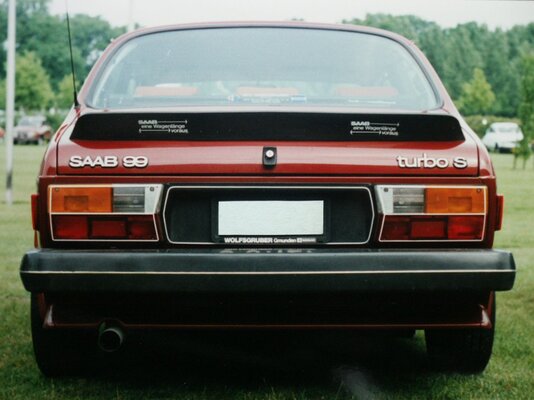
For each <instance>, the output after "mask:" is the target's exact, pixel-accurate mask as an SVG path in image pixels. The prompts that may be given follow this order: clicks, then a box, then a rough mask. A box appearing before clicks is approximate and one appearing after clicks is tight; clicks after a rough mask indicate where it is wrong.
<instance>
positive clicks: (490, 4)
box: [51, 0, 534, 29]
mask: <svg viewBox="0 0 534 400" xmlns="http://www.w3.org/2000/svg"><path fill="white" fill-rule="evenodd" d="M68 1H69V10H70V13H71V14H76V13H85V14H89V15H100V16H102V17H103V18H104V19H106V20H108V21H110V22H111V24H113V25H128V22H129V20H130V15H131V17H132V19H133V21H135V22H136V23H139V24H140V25H142V26H153V25H162V24H174V23H183V22H201V21H228V20H247V21H248V20H268V21H271V20H288V19H291V18H303V19H305V20H306V21H309V22H332V23H335V22H341V20H342V19H350V18H363V17H365V14H367V13H389V14H393V15H405V14H414V15H417V16H420V17H422V18H424V19H427V20H431V21H435V22H437V23H439V24H440V25H441V26H443V27H451V26H455V25H457V24H458V23H463V22H468V21H477V22H480V23H485V24H487V25H488V26H489V27H490V28H492V29H493V28H496V27H501V28H505V29H507V28H510V27H511V26H513V25H518V24H526V23H529V22H534V1H512V0H503V1H498V0H271V1H268V0H68ZM51 11H52V12H53V13H56V14H62V13H64V12H65V0H52V3H51ZM130 11H131V12H130Z"/></svg>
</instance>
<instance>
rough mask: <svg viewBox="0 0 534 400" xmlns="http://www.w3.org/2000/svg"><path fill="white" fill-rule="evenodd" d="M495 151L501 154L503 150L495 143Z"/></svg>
mask: <svg viewBox="0 0 534 400" xmlns="http://www.w3.org/2000/svg"><path fill="white" fill-rule="evenodd" d="M493 151H494V152H495V153H500V152H501V149H500V148H499V145H498V144H497V143H495V147H494V149H493Z"/></svg>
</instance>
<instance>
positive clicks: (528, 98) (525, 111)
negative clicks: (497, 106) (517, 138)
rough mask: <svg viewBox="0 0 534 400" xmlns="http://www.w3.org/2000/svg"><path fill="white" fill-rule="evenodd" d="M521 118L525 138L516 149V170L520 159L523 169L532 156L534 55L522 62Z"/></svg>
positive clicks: (525, 57)
mask: <svg viewBox="0 0 534 400" xmlns="http://www.w3.org/2000/svg"><path fill="white" fill-rule="evenodd" d="M519 118H521V128H522V131H523V134H524V138H523V140H522V141H521V143H520V145H519V147H518V148H517V149H515V150H516V151H515V153H514V155H515V157H514V168H515V166H516V161H517V159H518V158H522V159H523V169H524V168H525V166H526V163H527V161H528V159H529V158H530V156H531V154H532V149H531V142H532V138H533V137H534V53H533V54H529V55H526V56H524V57H523V60H522V62H521V104H520V106H519Z"/></svg>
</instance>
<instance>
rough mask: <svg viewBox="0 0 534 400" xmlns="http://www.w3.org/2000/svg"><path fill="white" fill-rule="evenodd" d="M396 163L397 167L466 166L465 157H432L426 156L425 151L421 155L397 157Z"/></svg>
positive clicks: (461, 167) (458, 167)
mask: <svg viewBox="0 0 534 400" xmlns="http://www.w3.org/2000/svg"><path fill="white" fill-rule="evenodd" d="M397 164H398V166H399V168H427V169H432V168H439V169H445V168H448V167H449V166H451V165H452V166H453V167H454V168H457V169H464V168H467V158H465V157H454V158H453V159H452V160H449V159H447V158H434V157H428V156H427V155H426V153H423V155H422V157H403V156H398V157H397Z"/></svg>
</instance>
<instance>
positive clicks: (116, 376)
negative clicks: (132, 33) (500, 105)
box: [0, 145, 534, 400]
mask: <svg viewBox="0 0 534 400" xmlns="http://www.w3.org/2000/svg"><path fill="white" fill-rule="evenodd" d="M43 151H44V147H41V146H15V160H16V163H15V176H14V184H15V188H16V190H15V196H14V198H15V204H14V205H13V206H11V207H8V206H7V205H6V204H5V192H4V185H5V179H4V176H5V147H4V146H3V145H0V176H1V177H2V179H1V181H2V188H1V189H0V224H1V225H0V226H1V229H0V399H146V398H154V399H206V398H216V399H224V398H228V399H235V398H237V399H271V400H275V399H309V398H311V399H330V398H337V399H342V398H359V399H364V398H373V399H374V398H378V399H382V398H384V399H391V398H394V399H531V398H533V396H534V227H533V217H534V169H533V168H532V164H531V163H532V161H531V162H530V163H529V166H528V169H527V170H524V171H523V170H512V157H511V156H510V155H495V156H494V161H495V166H496V169H497V174H498V177H499V191H500V192H501V193H504V194H505V196H506V197H505V198H506V213H505V223H504V228H503V230H502V232H499V233H498V234H497V240H496V247H497V248H505V249H510V250H512V251H513V252H514V255H515V258H516V262H517V265H518V274H517V280H516V285H515V288H514V290H513V291H511V292H506V293H500V294H499V295H498V298H497V300H498V310H499V311H498V314H497V336H496V342H495V346H494V354H493V357H492V360H491V362H490V365H489V367H488V368H487V370H486V371H485V372H484V374H482V375H479V376H462V375H455V374H444V373H438V372H435V371H433V370H431V369H430V368H429V367H428V365H427V360H426V355H425V350H424V340H423V336H422V334H421V333H420V332H419V333H418V334H417V336H416V337H415V338H414V339H402V338H387V337H386V338H381V339H373V338H369V337H367V338H363V339H361V340H356V339H355V338H354V339H353V340H351V339H350V338H349V339H346V338H345V339H344V338H339V337H337V338H335V337H334V338H331V337H330V336H328V335H325V336H322V337H320V338H317V337H313V335H312V336H310V337H308V336H306V335H303V336H298V335H297V336H289V337H282V338H279V337H274V338H273V337H271V338H267V339H265V340H266V341H267V343H264V342H263V341H262V342H261V343H258V342H254V340H260V339H252V343H250V344H247V343H246V341H245V342H244V343H245V344H243V345H242V346H240V343H237V344H236V343H233V344H230V346H231V347H230V348H231V349H232V350H224V351H221V346H219V345H218V342H217V340H219V339H218V338H217V337H211V338H208V340H206V341H204V342H201V344H200V345H199V344H198V342H195V341H194V340H193V341H191V342H186V344H185V345H182V346H183V347H184V346H185V347H184V348H182V349H181V350H182V351H179V352H177V351H173V349H172V348H171V349H168V348H167V347H165V346H161V345H160V344H161V343H163V342H160V343H152V344H151V345H148V347H149V350H148V351H147V350H146V349H145V350H140V351H139V353H140V354H136V355H134V356H129V358H128V359H126V360H125V359H123V360H119V361H116V360H111V361H110V364H109V365H111V367H108V368H106V367H105V366H103V367H104V370H105V372H104V373H102V374H96V375H94V376H89V377H83V378H65V379H46V378H43V377H42V376H41V375H40V373H39V371H38V370H37V367H36V365H35V363H34V360H33V354H32V347H31V339H30V328H29V294H28V293H26V292H25V291H24V289H23V288H22V284H21V282H20V279H19V275H18V268H19V262H20V258H21V256H22V254H23V253H24V252H25V251H26V250H27V249H29V248H31V247H32V244H33V233H32V231H31V223H30V204H29V196H30V193H33V192H34V190H35V177H36V174H37V170H38V167H39V163H40V160H41V156H42V153H43ZM275 336H276V335H275ZM260 338H263V336H260ZM138 339H139V341H141V342H142V341H143V338H138ZM248 339H249V340H248V341H249V342H250V338H248ZM261 340H263V339H261ZM234 342H235V341H234ZM258 344H261V345H260V346H258ZM243 346H244V348H243ZM247 346H248V348H247ZM140 347H141V348H142V347H143V346H140ZM145 347H146V346H145ZM258 348H262V349H263V350H262V352H259V353H258V350H257V349H258ZM183 350H185V353H188V354H187V355H182V353H183ZM182 357H183V358H182ZM184 360H185V361H184ZM133 364H136V365H137V366H136V367H135V368H132V365H133ZM117 366H118V367H117Z"/></svg>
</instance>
